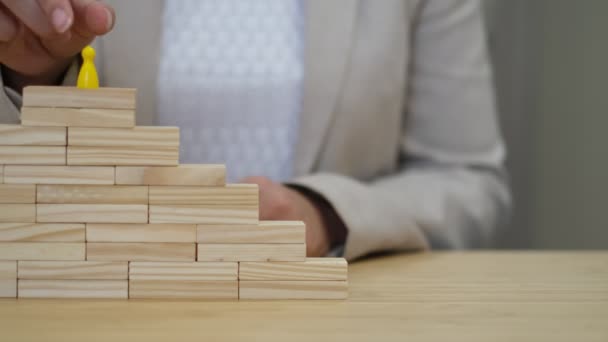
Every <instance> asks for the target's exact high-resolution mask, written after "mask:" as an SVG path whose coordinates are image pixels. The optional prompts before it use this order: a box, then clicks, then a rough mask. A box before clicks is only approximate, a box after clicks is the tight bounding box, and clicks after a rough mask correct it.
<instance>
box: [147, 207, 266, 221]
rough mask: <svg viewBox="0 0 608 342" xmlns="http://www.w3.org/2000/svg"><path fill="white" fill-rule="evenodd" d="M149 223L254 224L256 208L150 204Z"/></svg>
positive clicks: (256, 215)
mask: <svg viewBox="0 0 608 342" xmlns="http://www.w3.org/2000/svg"><path fill="white" fill-rule="evenodd" d="M150 223H194V224H225V225H237V224H241V225H245V224H250V225H256V224H257V223H258V209H257V207H252V208H245V207H242V206H241V207H240V208H236V209H235V208H232V207H230V206H229V205H226V206H216V207H214V206H210V205H151V206H150Z"/></svg>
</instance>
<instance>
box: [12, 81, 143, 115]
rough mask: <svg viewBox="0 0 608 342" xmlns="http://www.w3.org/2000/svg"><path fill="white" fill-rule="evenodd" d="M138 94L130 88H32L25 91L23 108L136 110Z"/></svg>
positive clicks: (26, 88)
mask: <svg viewBox="0 0 608 342" xmlns="http://www.w3.org/2000/svg"><path fill="white" fill-rule="evenodd" d="M136 93H137V92H136V90H135V89H129V88H98V89H80V88H76V87H52V86H51V87H48V86H30V87H25V88H24V89H23V106H24V107H66V108H110V109H135V98H136Z"/></svg>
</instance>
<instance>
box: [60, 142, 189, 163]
mask: <svg viewBox="0 0 608 342" xmlns="http://www.w3.org/2000/svg"><path fill="white" fill-rule="evenodd" d="M67 151H68V152H67V163H68V165H93V166H96V165H98V166H104V165H111V166H117V165H120V166H124V165H135V166H146V165H150V166H152V165H167V166H169V165H177V164H178V159H179V149H177V148H165V149H160V148H157V149H144V148H135V147H89V146H68V148H67Z"/></svg>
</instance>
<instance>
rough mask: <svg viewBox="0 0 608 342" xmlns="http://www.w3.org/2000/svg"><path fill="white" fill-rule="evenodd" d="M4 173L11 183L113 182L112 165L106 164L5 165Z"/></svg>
mask: <svg viewBox="0 0 608 342" xmlns="http://www.w3.org/2000/svg"><path fill="white" fill-rule="evenodd" d="M4 173H5V176H4V180H5V183H13V184H107V185H110V184H114V167H106V166H26V165H7V166H5V167H4Z"/></svg>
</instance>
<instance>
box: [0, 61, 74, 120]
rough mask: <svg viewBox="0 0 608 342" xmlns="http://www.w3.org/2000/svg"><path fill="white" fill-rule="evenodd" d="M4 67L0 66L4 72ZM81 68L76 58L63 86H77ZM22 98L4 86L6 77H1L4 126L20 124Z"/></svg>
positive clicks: (0, 115)
mask: <svg viewBox="0 0 608 342" xmlns="http://www.w3.org/2000/svg"><path fill="white" fill-rule="evenodd" d="M3 68H4V66H0V70H2V69H3ZM79 68H80V61H79V58H74V62H72V64H71V65H70V67H69V68H68V70H67V71H66V73H65V76H64V77H63V81H62V84H61V85H63V86H75V85H76V80H77V79H78V71H79ZM21 104H22V97H21V95H20V94H19V93H17V92H16V91H14V90H13V89H11V88H9V87H7V86H6V85H5V84H4V75H3V74H2V77H0V123H2V124H18V123H20V122H21V112H20V108H21Z"/></svg>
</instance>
